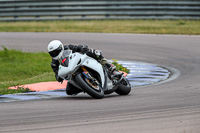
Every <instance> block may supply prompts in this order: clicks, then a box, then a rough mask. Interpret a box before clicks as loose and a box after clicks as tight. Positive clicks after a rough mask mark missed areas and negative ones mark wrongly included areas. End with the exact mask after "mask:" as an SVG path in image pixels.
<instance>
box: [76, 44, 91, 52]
mask: <svg viewBox="0 0 200 133" xmlns="http://www.w3.org/2000/svg"><path fill="white" fill-rule="evenodd" d="M79 46H80V45H79ZM79 46H78V47H79ZM81 46H82V48H81V53H83V54H85V53H87V52H88V50H89V48H88V46H87V45H81ZM81 46H80V47H81Z"/></svg>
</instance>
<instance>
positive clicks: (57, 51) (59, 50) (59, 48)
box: [49, 46, 62, 57]
mask: <svg viewBox="0 0 200 133" xmlns="http://www.w3.org/2000/svg"><path fill="white" fill-rule="evenodd" d="M61 51H62V46H59V47H58V48H57V49H55V50H53V51H51V52H49V54H50V55H51V57H56V56H58V55H59V53H60V52H61Z"/></svg>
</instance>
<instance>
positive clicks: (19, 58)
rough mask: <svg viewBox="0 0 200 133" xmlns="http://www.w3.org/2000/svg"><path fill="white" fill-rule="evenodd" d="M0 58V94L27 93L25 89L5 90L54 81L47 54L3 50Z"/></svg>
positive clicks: (0, 52)
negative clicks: (11, 87)
mask: <svg viewBox="0 0 200 133" xmlns="http://www.w3.org/2000/svg"><path fill="white" fill-rule="evenodd" d="M0 57H1V58H0V68H1V71H0V94H8V93H16V92H25V91H28V90H27V89H26V88H24V89H23V88H19V90H18V91H12V90H11V91H10V90H7V89H6V88H8V87H10V86H17V85H22V84H29V83H36V82H42V81H50V80H55V78H54V73H53V72H52V69H51V66H50V62H51V58H50V56H49V55H48V54H47V53H24V52H21V51H17V50H8V49H7V48H4V50H2V51H0Z"/></svg>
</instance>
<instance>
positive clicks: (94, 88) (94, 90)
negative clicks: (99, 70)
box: [75, 73, 104, 99]
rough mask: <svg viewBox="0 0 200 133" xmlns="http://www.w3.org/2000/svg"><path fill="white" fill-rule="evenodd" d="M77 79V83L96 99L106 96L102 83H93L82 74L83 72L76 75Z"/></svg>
mask: <svg viewBox="0 0 200 133" xmlns="http://www.w3.org/2000/svg"><path fill="white" fill-rule="evenodd" d="M75 80H76V82H77V84H79V85H80V86H81V87H82V89H83V90H84V91H85V92H86V93H87V94H89V95H90V96H91V97H93V98H96V99H101V98H103V97H104V91H103V89H102V87H101V86H100V85H93V84H92V83H90V81H89V80H88V79H87V78H86V77H84V76H82V74H81V73H79V74H77V75H76V77H75Z"/></svg>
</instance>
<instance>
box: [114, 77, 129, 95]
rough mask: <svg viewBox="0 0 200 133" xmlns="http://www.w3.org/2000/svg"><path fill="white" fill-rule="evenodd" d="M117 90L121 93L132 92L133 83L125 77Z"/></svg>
mask: <svg viewBox="0 0 200 133" xmlns="http://www.w3.org/2000/svg"><path fill="white" fill-rule="evenodd" d="M115 92H116V93H117V94H119V95H128V94H129V93H130V92H131V85H130V83H129V81H128V80H127V79H126V78H125V77H124V78H123V79H122V80H121V82H120V83H119V87H118V88H117V90H116V91H115Z"/></svg>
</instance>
